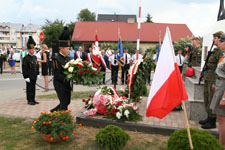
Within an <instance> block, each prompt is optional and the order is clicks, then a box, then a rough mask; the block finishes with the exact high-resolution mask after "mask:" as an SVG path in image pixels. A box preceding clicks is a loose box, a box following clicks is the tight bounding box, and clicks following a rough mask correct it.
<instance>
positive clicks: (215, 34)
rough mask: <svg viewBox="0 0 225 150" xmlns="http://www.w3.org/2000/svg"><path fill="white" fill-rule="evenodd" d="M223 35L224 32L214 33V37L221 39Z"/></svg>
mask: <svg viewBox="0 0 225 150" xmlns="http://www.w3.org/2000/svg"><path fill="white" fill-rule="evenodd" d="M222 34H223V31H218V32H216V33H213V37H218V38H220V36H221V35H222Z"/></svg>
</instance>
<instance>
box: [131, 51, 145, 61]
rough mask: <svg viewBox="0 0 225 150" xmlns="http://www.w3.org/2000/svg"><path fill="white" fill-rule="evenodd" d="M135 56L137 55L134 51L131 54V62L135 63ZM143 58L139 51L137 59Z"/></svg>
mask: <svg viewBox="0 0 225 150" xmlns="http://www.w3.org/2000/svg"><path fill="white" fill-rule="evenodd" d="M136 56H137V54H136V53H135V54H134V55H133V56H132V61H133V63H135V62H136V60H137V59H136ZM142 58H143V56H142V55H141V54H140V53H139V54H138V59H142Z"/></svg>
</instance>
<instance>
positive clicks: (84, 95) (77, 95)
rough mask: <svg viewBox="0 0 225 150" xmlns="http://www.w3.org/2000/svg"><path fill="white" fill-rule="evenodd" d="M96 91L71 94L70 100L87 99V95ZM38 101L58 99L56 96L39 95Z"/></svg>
mask: <svg viewBox="0 0 225 150" xmlns="http://www.w3.org/2000/svg"><path fill="white" fill-rule="evenodd" d="M95 92H96V91H84V92H72V93H71V99H83V98H88V96H89V95H93V94H94V93H95ZM37 97H38V98H40V99H58V97H57V95H56V94H48V95H39V96H37Z"/></svg>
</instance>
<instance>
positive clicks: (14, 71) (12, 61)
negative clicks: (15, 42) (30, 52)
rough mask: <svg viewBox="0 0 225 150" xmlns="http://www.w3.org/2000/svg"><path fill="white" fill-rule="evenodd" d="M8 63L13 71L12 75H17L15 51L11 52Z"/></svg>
mask: <svg viewBox="0 0 225 150" xmlns="http://www.w3.org/2000/svg"><path fill="white" fill-rule="evenodd" d="M8 61H9V66H10V69H11V74H16V68H15V61H16V60H15V58H14V51H13V50H11V51H10V54H9V57H8Z"/></svg>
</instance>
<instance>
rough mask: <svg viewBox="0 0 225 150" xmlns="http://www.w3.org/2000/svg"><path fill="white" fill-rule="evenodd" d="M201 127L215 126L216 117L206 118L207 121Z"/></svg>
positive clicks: (212, 127) (210, 127)
mask: <svg viewBox="0 0 225 150" xmlns="http://www.w3.org/2000/svg"><path fill="white" fill-rule="evenodd" d="M201 128H203V129H214V128H216V117H215V118H211V117H209V118H208V122H207V123H206V124H203V125H202V126H201Z"/></svg>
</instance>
